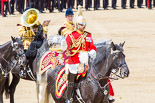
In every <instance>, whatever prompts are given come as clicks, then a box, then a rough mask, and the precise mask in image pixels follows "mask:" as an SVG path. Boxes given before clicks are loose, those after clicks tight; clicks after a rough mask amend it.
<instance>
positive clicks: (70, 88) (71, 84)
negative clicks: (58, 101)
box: [66, 73, 77, 103]
mask: <svg viewBox="0 0 155 103" xmlns="http://www.w3.org/2000/svg"><path fill="white" fill-rule="evenodd" d="M76 76H77V74H72V73H69V75H68V87H67V100H66V103H71V102H72V97H73V94H72V92H73V88H74V84H75V83H74V80H75V77H76Z"/></svg>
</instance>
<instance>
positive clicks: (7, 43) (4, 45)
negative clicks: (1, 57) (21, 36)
mask: <svg viewBox="0 0 155 103" xmlns="http://www.w3.org/2000/svg"><path fill="white" fill-rule="evenodd" d="M9 44H11V41H8V42H6V43H4V44H2V45H0V49H3V48H4V47H6V46H7V45H9Z"/></svg>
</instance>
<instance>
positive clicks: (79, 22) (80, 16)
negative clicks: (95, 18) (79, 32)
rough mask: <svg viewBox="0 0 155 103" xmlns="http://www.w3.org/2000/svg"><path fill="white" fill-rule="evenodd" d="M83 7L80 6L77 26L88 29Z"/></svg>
mask: <svg viewBox="0 0 155 103" xmlns="http://www.w3.org/2000/svg"><path fill="white" fill-rule="evenodd" d="M81 8H82V7H81V6H80V5H79V6H78V11H77V17H76V25H78V24H81V25H83V26H85V27H86V20H85V18H84V17H83V15H82V10H81Z"/></svg>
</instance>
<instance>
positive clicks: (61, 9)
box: [57, 0, 73, 12]
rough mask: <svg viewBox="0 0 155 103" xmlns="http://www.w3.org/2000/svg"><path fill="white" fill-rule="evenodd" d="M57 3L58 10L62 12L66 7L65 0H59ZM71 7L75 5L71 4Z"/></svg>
mask: <svg viewBox="0 0 155 103" xmlns="http://www.w3.org/2000/svg"><path fill="white" fill-rule="evenodd" d="M57 4H58V11H59V12H62V11H63V8H64V0H57ZM70 7H71V8H73V5H70Z"/></svg>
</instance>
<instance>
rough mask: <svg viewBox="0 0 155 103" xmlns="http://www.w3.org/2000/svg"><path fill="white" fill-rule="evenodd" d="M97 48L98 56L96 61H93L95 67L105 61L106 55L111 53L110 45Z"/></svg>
mask: <svg viewBox="0 0 155 103" xmlns="http://www.w3.org/2000/svg"><path fill="white" fill-rule="evenodd" d="M96 48H97V55H96V58H95V60H94V61H93V64H94V65H97V64H98V63H99V62H101V61H102V60H103V58H105V57H106V54H107V53H108V52H109V50H110V45H106V44H105V45H100V46H96Z"/></svg>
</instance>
